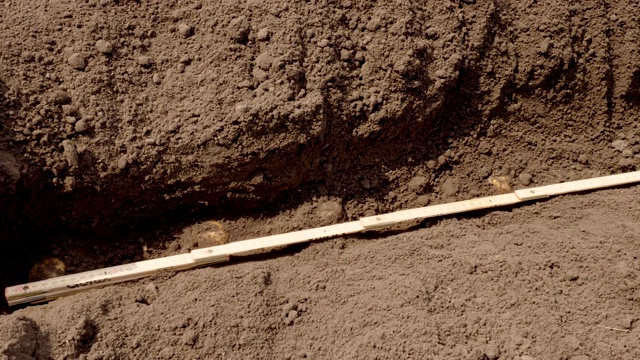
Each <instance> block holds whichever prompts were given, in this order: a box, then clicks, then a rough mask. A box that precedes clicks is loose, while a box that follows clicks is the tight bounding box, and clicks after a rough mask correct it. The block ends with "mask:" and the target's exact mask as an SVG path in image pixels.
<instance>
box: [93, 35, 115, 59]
mask: <svg viewBox="0 0 640 360" xmlns="http://www.w3.org/2000/svg"><path fill="white" fill-rule="evenodd" d="M96 50H98V51H99V52H101V53H103V54H105V55H109V54H111V53H112V52H113V45H111V43H110V42H108V41H106V40H102V39H100V40H98V41H96Z"/></svg>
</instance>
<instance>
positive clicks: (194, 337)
mask: <svg viewBox="0 0 640 360" xmlns="http://www.w3.org/2000/svg"><path fill="white" fill-rule="evenodd" d="M196 341H198V333H196V332H195V331H193V330H187V331H185V333H184V334H183V335H182V343H183V344H185V345H188V346H193V345H195V343H196Z"/></svg>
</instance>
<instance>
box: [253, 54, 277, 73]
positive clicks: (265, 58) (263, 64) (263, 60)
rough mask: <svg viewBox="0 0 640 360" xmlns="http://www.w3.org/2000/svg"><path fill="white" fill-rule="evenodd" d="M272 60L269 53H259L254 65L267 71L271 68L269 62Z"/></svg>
mask: <svg viewBox="0 0 640 360" xmlns="http://www.w3.org/2000/svg"><path fill="white" fill-rule="evenodd" d="M272 62H273V58H272V57H271V55H269V54H260V55H259V56H258V57H257V58H256V66H257V67H259V68H260V69H262V70H264V71H268V70H269V68H271V63H272Z"/></svg>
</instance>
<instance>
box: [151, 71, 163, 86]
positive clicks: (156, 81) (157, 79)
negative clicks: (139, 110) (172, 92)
mask: <svg viewBox="0 0 640 360" xmlns="http://www.w3.org/2000/svg"><path fill="white" fill-rule="evenodd" d="M152 80H153V83H154V84H156V85H160V83H162V77H161V76H160V74H153V79H152Z"/></svg>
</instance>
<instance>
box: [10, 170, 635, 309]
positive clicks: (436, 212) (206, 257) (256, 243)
mask: <svg viewBox="0 0 640 360" xmlns="http://www.w3.org/2000/svg"><path fill="white" fill-rule="evenodd" d="M634 182H640V171H635V172H630V173H623V174H617V175H610V176H603V177H599V178H592V179H585V180H578V181H571V182H566V183H560V184H553V185H546V186H540V187H535V188H527V189H520V190H515V191H514V192H513V193H509V194H503V195H496V196H489V197H482V198H476V199H470V200H463V201H458V202H453V203H448V204H439V205H431V206H426V207H422V208H417V209H408V210H401V211H396V212H392V213H388V214H381V215H375V216H369V217H363V218H360V219H359V220H358V221H352V222H347V223H342V224H336V225H329V226H323V227H319V228H313V229H307V230H300V231H294V232H290V233H285V234H279V235H271V236H266V237H262V238H256V239H250V240H243V241H238V242H233V243H229V244H224V245H218V246H213V247H209V248H203V249H195V250H192V251H191V252H190V253H186V254H180V255H174V256H168V257H164V258H158V259H153V260H145V261H140V262H136V263H131V264H126V265H118V266H113V267H108V268H104V269H98V270H92V271H87V272H83V273H78V274H71V275H65V276H61V277H57V278H53V279H48V280H42V281H38V282H33V283H28V284H23V285H16V286H11V287H7V288H6V289H5V297H6V299H7V302H8V303H9V305H11V306H13V305H17V304H22V303H30V302H42V301H47V300H52V299H55V298H57V297H60V296H66V295H71V294H75V293H77V292H80V291H83V290H85V289H90V288H95V287H102V286H105V285H108V284H113V283H118V282H123V281H128V280H135V279H139V278H141V277H144V276H148V275H152V274H154V273H157V272H159V271H163V270H186V269H191V268H195V267H198V266H204V265H209V264H213V263H218V262H223V261H228V260H229V257H230V256H231V255H237V254H240V253H244V252H249V251H255V250H262V249H267V248H273V247H278V246H285V245H292V244H296V243H301V242H306V241H310V240H319V239H324V238H329V237H334V236H340V235H347V234H352V233H358V232H361V231H365V230H369V229H375V228H380V227H383V226H387V225H393V224H397V223H401V222H405V221H411V220H417V219H425V218H430V217H436V216H443V215H451V214H455V213H461V212H467V211H473V210H479V209H487V208H493V207H498V206H505V205H513V204H516V203H520V202H523V201H529V200H535V199H540V198H545V197H549V196H553V195H561V194H567V193H572V192H579V191H585V190H595V189H600V188H605V187H612V186H618V185H624V184H629V183H634Z"/></svg>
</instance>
